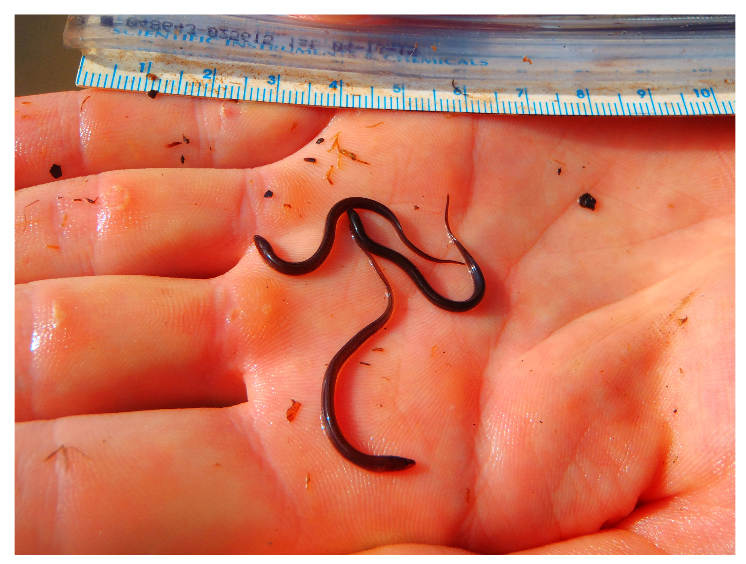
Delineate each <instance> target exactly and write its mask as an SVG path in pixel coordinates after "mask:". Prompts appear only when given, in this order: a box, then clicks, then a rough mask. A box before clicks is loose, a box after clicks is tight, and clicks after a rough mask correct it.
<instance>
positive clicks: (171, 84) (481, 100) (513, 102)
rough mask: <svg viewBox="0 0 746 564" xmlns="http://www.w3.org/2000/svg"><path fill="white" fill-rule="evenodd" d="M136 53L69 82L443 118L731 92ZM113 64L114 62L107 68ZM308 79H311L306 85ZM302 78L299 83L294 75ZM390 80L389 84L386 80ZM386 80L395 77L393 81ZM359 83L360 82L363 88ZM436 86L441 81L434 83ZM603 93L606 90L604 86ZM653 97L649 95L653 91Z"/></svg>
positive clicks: (665, 105) (639, 104)
mask: <svg viewBox="0 0 746 564" xmlns="http://www.w3.org/2000/svg"><path fill="white" fill-rule="evenodd" d="M151 55H152V54H151V53H148V52H142V51H116V52H110V51H108V50H106V49H98V50H95V51H90V52H88V53H84V55H83V57H82V58H81V62H80V67H79V70H78V74H77V78H76V85H77V86H80V87H96V88H104V89H117V90H129V91H140V92H149V91H155V92H157V93H163V94H175V95H182V96H195V97H205V98H219V99H230V100H248V101H253V102H256V101H259V102H272V103H281V104H300V105H307V106H321V107H337V108H359V109H363V108H365V109H383V110H407V111H428V112H449V113H478V114H513V115H555V116H556V115H566V116H658V115H668V116H671V115H675V116H682V115H734V114H735V89H734V88H731V89H723V90H719V89H718V88H716V87H715V86H714V85H713V83H712V82H710V83H709V84H708V83H706V82H701V81H700V82H698V83H697V86H698V87H697V88H694V87H687V88H685V89H684V88H681V89H679V90H675V91H672V90H670V89H662V90H656V85H655V84H652V85H650V84H644V83H634V84H632V83H630V84H625V85H624V86H625V88H626V89H627V90H626V91H622V92H609V91H601V89H599V90H598V91H594V89H593V88H592V87H588V88H579V89H577V90H575V91H570V92H554V91H545V92H542V91H540V90H538V89H537V87H536V86H532V88H531V91H530V92H529V89H528V88H526V87H521V86H518V85H516V84H505V83H504V84H501V85H500V87H493V86H490V87H485V86H484V81H482V82H479V81H472V82H471V83H469V81H468V79H463V80H464V82H463V83H459V84H456V82H455V80H453V81H452V82H451V84H450V85H449V86H451V87H452V89H451V88H450V87H449V88H444V87H443V84H442V83H441V84H437V85H434V86H433V85H427V86H422V85H421V84H418V83H417V82H414V83H413V84H409V85H408V84H407V83H406V82H397V83H393V84H392V83H391V82H383V81H381V80H380V79H376V78H374V77H371V76H369V75H356V74H355V73H340V72H332V71H309V70H308V69H304V70H302V71H299V70H298V69H292V68H286V67H279V66H277V67H269V66H267V65H260V64H251V63H242V64H235V63H222V62H217V63H216V62H214V61H211V62H210V63H209V65H208V63H206V62H205V61H200V60H190V59H183V58H176V57H171V58H169V57H164V56H163V55H160V56H159V57H158V59H157V60H149V59H148V57H150V56H151ZM114 60H116V61H118V62H117V63H114ZM309 74H310V75H311V80H310V81H309V80H308V77H309ZM301 76H302V78H301ZM389 80H392V79H389ZM393 80H402V79H401V78H399V79H396V78H394V79H393ZM366 81H367V83H366ZM441 82H442V81H441ZM606 90H608V89H606ZM653 93H655V95H654V94H653Z"/></svg>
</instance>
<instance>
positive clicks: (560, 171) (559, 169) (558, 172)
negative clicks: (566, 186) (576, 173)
mask: <svg viewBox="0 0 746 564" xmlns="http://www.w3.org/2000/svg"><path fill="white" fill-rule="evenodd" d="M560 174H562V167H560V168H558V169H557V176H559V175H560Z"/></svg>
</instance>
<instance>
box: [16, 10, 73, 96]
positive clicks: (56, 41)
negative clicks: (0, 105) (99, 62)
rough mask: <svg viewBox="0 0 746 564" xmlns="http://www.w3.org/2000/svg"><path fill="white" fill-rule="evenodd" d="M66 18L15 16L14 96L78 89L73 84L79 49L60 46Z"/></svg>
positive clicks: (63, 16)
mask: <svg viewBox="0 0 746 564" xmlns="http://www.w3.org/2000/svg"><path fill="white" fill-rule="evenodd" d="M66 21H67V16H66V15H61V16H39V15H35V16H19V15H16V38H15V51H16V53H15V57H16V60H15V63H16V64H15V66H16V84H15V95H16V96H29V95H31V94H43V93H45V92H62V91H65V90H80V89H79V88H77V87H76V86H75V75H76V74H77V72H78V64H79V63H80V51H79V50H78V49H66V48H65V47H63V46H62V32H63V31H64V30H65V22H66Z"/></svg>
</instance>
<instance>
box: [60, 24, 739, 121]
mask: <svg viewBox="0 0 746 564" xmlns="http://www.w3.org/2000/svg"><path fill="white" fill-rule="evenodd" d="M64 40H65V45H66V46H68V47H73V48H78V49H80V50H81V51H82V53H83V56H82V58H81V62H80V67H79V70H78V75H77V79H76V84H77V86H80V87H92V88H106V89H117V90H130V91H139V92H147V93H149V94H150V95H151V96H155V95H157V94H172V95H181V96H199V97H207V98H221V99H232V100H249V101H255V102H256V101H259V102H271V103H282V104H302V105H307V106H321V107H338V108H368V109H381V110H408V111H409V110H411V111H437V112H462V113H484V114H518V115H534V114H537V115H588V116H590V115H605V116H609V115H612V116H662V115H666V116H667V115H677V116H683V115H713V114H731V115H732V114H735V111H736V100H735V16H486V17H485V16H479V17H478V16H471V17H469V16H437V17H436V16H424V17H423V16H419V17H414V16H412V17H404V16H393V17H383V16H375V17H370V18H365V17H363V18H359V19H355V20H351V21H345V20H343V19H341V18H331V19H329V18H327V19H324V18H321V19H313V18H293V17H281V16H251V17H249V16H180V15H170V16H169V15H157V16H154V15H149V16H142V15H112V16H108V15H98V16H70V18H69V19H68V23H67V27H66V29H65V36H64Z"/></svg>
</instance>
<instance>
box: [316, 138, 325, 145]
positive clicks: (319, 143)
mask: <svg viewBox="0 0 746 564" xmlns="http://www.w3.org/2000/svg"><path fill="white" fill-rule="evenodd" d="M323 142H324V138H323V137H319V138H318V139H316V144H317V145H321V143H323Z"/></svg>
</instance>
